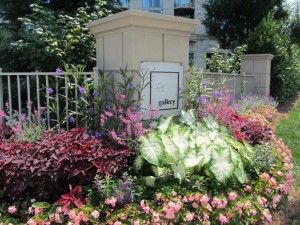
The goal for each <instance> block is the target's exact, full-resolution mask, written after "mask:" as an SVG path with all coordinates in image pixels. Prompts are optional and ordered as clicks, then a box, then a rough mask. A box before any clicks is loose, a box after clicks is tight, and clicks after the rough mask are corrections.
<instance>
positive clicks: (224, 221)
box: [218, 214, 229, 224]
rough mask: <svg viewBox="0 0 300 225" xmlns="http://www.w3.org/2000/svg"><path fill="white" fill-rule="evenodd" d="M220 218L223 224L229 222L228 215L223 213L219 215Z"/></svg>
mask: <svg viewBox="0 0 300 225" xmlns="http://www.w3.org/2000/svg"><path fill="white" fill-rule="evenodd" d="M218 220H219V221H220V223H221V224H226V223H229V219H228V218H227V217H226V216H224V215H223V214H220V215H219V218H218Z"/></svg>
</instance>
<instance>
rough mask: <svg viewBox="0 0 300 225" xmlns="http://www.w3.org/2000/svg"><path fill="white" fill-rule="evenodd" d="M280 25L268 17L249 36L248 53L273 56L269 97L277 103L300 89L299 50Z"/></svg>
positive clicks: (272, 16) (270, 16) (271, 17)
mask: <svg viewBox="0 0 300 225" xmlns="http://www.w3.org/2000/svg"><path fill="white" fill-rule="evenodd" d="M281 27H282V26H281V24H280V23H278V22H276V21H275V20H274V15H273V14H270V15H268V16H267V17H266V18H265V19H263V21H262V22H261V23H260V24H259V25H258V26H257V28H255V30H254V31H253V32H252V33H251V34H250V37H249V40H248V43H247V44H248V50H247V52H248V53H255V54H257V53H270V54H273V55H274V59H273V60H272V71H271V95H272V96H273V97H275V98H276V100H278V101H279V102H283V101H285V100H287V98H289V97H291V96H293V95H294V94H296V93H297V91H298V90H299V88H300V66H299V65H300V64H299V56H300V52H299V49H298V48H297V47H296V46H294V45H293V44H292V43H291V41H290V40H289V38H288V36H287V35H286V34H285V33H284V32H283V31H282V28H281Z"/></svg>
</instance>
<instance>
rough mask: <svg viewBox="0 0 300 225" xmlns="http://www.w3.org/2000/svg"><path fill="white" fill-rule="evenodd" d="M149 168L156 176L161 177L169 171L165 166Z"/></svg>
mask: <svg viewBox="0 0 300 225" xmlns="http://www.w3.org/2000/svg"><path fill="white" fill-rule="evenodd" d="M151 169H152V171H153V173H154V174H155V176H157V177H161V176H163V175H165V174H167V173H170V169H168V168H166V167H158V166H151Z"/></svg>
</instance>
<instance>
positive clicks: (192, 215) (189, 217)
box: [185, 212, 194, 221]
mask: <svg viewBox="0 0 300 225" xmlns="http://www.w3.org/2000/svg"><path fill="white" fill-rule="evenodd" d="M185 219H186V221H192V220H193V219H194V213H190V212H188V213H187V214H186V216H185Z"/></svg>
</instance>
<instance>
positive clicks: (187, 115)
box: [180, 109, 196, 126]
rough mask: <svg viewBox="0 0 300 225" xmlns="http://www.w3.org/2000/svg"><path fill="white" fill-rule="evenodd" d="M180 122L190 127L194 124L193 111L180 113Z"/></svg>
mask: <svg viewBox="0 0 300 225" xmlns="http://www.w3.org/2000/svg"><path fill="white" fill-rule="evenodd" d="M180 122H182V123H185V124H187V125H189V126H192V125H193V124H194V123H195V122H196V116H195V111H194V110H193V109H190V110H188V111H184V110H182V111H181V117H180Z"/></svg>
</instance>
